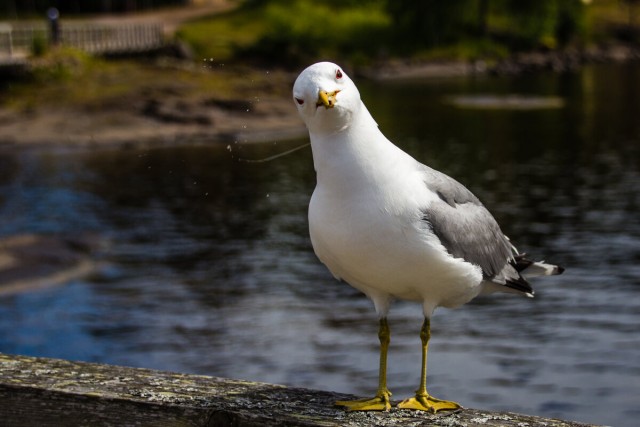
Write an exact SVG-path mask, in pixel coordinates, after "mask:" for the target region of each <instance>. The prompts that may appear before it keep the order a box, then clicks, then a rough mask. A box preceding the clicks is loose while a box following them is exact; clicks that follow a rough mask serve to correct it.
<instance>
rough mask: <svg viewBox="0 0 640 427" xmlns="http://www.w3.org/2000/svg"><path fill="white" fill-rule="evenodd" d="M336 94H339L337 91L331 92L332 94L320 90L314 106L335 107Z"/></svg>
mask: <svg viewBox="0 0 640 427" xmlns="http://www.w3.org/2000/svg"><path fill="white" fill-rule="evenodd" d="M338 92H340V91H339V90H336V91H333V92H326V91H324V90H321V91H320V92H318V102H316V105H317V106H318V107H319V106H321V105H324V108H327V109H329V108H333V107H334V106H335V105H336V95H337V94H338Z"/></svg>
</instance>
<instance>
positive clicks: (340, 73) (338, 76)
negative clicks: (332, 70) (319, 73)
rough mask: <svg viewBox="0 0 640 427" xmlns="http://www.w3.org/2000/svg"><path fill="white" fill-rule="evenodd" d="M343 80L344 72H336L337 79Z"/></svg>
mask: <svg viewBox="0 0 640 427" xmlns="http://www.w3.org/2000/svg"><path fill="white" fill-rule="evenodd" d="M341 78H342V71H340V70H336V79H341Z"/></svg>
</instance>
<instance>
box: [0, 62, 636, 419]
mask: <svg viewBox="0 0 640 427" xmlns="http://www.w3.org/2000/svg"><path fill="white" fill-rule="evenodd" d="M360 87H361V92H362V96H363V98H364V101H365V103H366V104H367V105H368V107H369V109H370V110H371V112H372V114H373V115H374V117H375V118H376V120H377V121H378V123H379V125H380V126H381V128H382V130H383V131H384V132H385V133H386V134H387V136H389V137H390V138H391V139H392V140H393V141H395V142H396V143H397V144H398V145H400V146H401V147H402V148H403V149H405V150H407V151H408V152H410V153H411V154H412V155H414V156H415V157H417V158H418V159H420V160H421V161H422V162H424V163H426V164H429V165H430V166H432V167H435V168H437V169H440V170H442V171H444V172H446V173H448V174H450V175H452V176H454V177H456V178H457V179H458V180H459V181H461V182H463V183H465V184H466V185H467V186H468V187H469V188H471V189H472V190H473V191H474V192H475V193H476V194H477V195H478V196H479V197H480V198H481V199H482V200H483V201H484V203H485V204H486V205H487V206H488V207H489V209H490V210H491V211H492V212H493V213H494V215H495V216H496V217H497V219H498V220H499V222H500V223H501V225H502V228H503V230H504V231H505V232H506V233H507V234H508V235H509V236H510V237H511V238H512V240H513V241H514V242H515V244H516V246H517V247H518V248H519V249H520V250H521V251H526V252H527V253H530V254H531V255H533V256H537V257H540V258H545V259H547V260H550V261H554V262H559V263H561V264H563V265H564V266H565V267H566V268H567V271H566V273H565V274H564V275H562V276H557V277H551V278H546V280H537V281H535V282H534V287H535V288H536V291H537V295H536V298H535V299H533V300H532V299H527V298H520V297H515V296H509V295H498V296H492V297H486V298H481V299H477V300H475V301H473V302H472V303H470V304H468V305H466V306H465V307H463V308H461V309H457V310H446V309H442V310H439V311H438V312H437V314H436V316H435V318H434V321H433V339H432V344H431V345H430V353H429V356H430V357H429V378H428V380H429V388H430V391H431V392H432V393H433V394H434V395H436V396H439V397H444V398H448V399H454V400H457V401H459V402H461V403H462V404H463V405H465V406H470V407H479V408H485V409H501V410H510V411H520V412H525V413H531V414H539V415H544V416H552V417H562V418H567V419H574V420H580V421H587V422H593V423H603V424H609V425H615V426H629V427H631V426H634V425H636V424H637V419H638V417H640V333H639V330H640V328H639V320H640V319H639V318H640V216H639V213H638V210H639V209H640V175H639V174H640V161H639V160H640V155H639V151H640V148H639V147H640V66H596V67H589V68H585V69H584V70H583V71H581V72H579V73H576V74H565V75H557V74H548V75H546V74H542V75H525V76H520V77H515V78H489V77H483V78H477V79H474V78H467V79H456V80H442V81H428V82H420V81H414V82H393V83H385V84H375V85H374V84H372V83H369V82H361V83H360ZM515 95H517V96H518V97H524V99H526V97H528V96H529V97H535V99H540V98H541V97H542V98H545V97H548V98H550V99H554V100H557V99H560V100H561V101H562V102H561V105H560V106H558V105H556V106H555V107H554V108H549V109H545V108H535V109H527V108H516V109H508V108H488V109H482V108H472V109H465V108H464V106H456V105H454V104H452V103H451V102H448V100H450V99H451V97H455V96H465V97H473V96H478V97H483V98H486V97H509V99H511V98H512V97H513V96H515ZM292 108H293V106H292ZM303 142H304V141H289V142H285V141H278V142H274V143H268V144H262V145H243V144H234V142H233V141H230V142H229V143H230V148H231V152H229V150H228V149H227V147H225V144H222V145H221V146H210V147H206V146H199V147H180V148H162V149H153V150H144V151H136V150H101V151H100V150H96V151H92V150H87V151H81V152H78V151H75V152H60V151H54V150H46V149H39V150H34V151H9V150H7V149H5V150H3V151H0V218H1V221H0V236H8V235H13V234H16V233H61V234H64V235H68V234H76V233H82V234H85V233H89V234H91V235H95V236H97V237H98V238H99V239H100V240H101V241H103V242H106V243H105V244H103V245H102V246H101V249H100V250H99V251H98V253H97V254H96V257H97V258H98V259H99V260H100V261H102V262H103V263H104V267H103V268H101V269H100V271H99V272H98V273H96V274H94V275H92V276H91V277H89V278H86V279H83V280H74V281H72V282H70V283H67V284H66V285H64V286H60V287H57V288H53V289H47V290H41V291H34V292H26V293H22V294H17V295H12V296H4V297H0V319H1V320H2V321H1V322H0V351H1V352H7V353H20V354H27V355H37V356H49V357H62V358H68V359H75V360H86V361H97V362H106V363H113V364H124V365H132V366H140V367H149V368H159V369H165V370H173V371H181V372H192V373H199V374H208V375H218V376H225V377H233V378H243V379H250V380H255V381H267V382H274V383H283V384H288V385H293V386H305V387H314V388H321V389H330V390H336V391H341V392H350V393H356V394H363V395H366V394H371V393H372V392H373V391H374V390H375V387H376V384H377V362H378V361H377V357H378V341H377V336H376V333H377V320H376V317H375V314H374V311H373V308H372V305H371V303H370V302H369V301H368V300H367V299H366V298H364V297H363V296H361V295H360V294H359V293H358V292H357V291H355V290H353V289H351V288H350V287H348V286H346V285H344V284H341V283H338V282H336V281H335V280H333V278H332V277H331V275H330V274H329V273H328V271H327V270H326V269H325V268H324V267H323V266H322V265H321V264H320V263H319V262H318V261H317V259H316V258H315V255H314V254H313V251H312V249H311V245H310V242H309V238H308V231H307V219H306V209H307V204H308V201H309V197H310V195H311V192H312V190H313V186H314V180H315V175H314V172H313V165H312V160H311V152H310V149H305V150H301V151H298V152H296V153H294V154H291V155H289V156H286V157H283V158H280V159H278V160H274V161H271V162H265V163H246V162H244V163H243V162H238V161H237V160H236V158H237V157H244V158H261V157H267V156H270V155H273V154H275V153H277V152H279V151H284V150H286V149H289V148H292V147H294V146H296V145H298V144H301V143H303ZM232 156H233V157H232ZM421 317H422V315H421V309H420V307H419V306H418V305H417V304H412V303H404V302H397V303H396V304H395V305H394V306H393V307H392V310H391V315H390V324H391V330H392V342H391V350H390V355H389V386H390V388H391V390H392V391H393V392H394V397H397V398H401V397H405V396H408V395H410V394H412V393H413V390H414V389H415V388H416V386H417V381H418V377H419V364H420V347H419V337H418V331H419V328H420V325H421V322H422V318H421Z"/></svg>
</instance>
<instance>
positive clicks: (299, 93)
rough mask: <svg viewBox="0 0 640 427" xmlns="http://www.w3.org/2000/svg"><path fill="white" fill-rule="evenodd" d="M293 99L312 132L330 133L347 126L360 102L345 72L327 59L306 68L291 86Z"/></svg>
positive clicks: (358, 93)
mask: <svg viewBox="0 0 640 427" xmlns="http://www.w3.org/2000/svg"><path fill="white" fill-rule="evenodd" d="M293 102H294V103H295V105H296V107H297V108H298V113H299V114H300V117H302V120H303V121H304V123H305V124H306V125H307V128H308V129H309V131H310V132H312V133H333V132H338V131H340V130H342V129H345V128H347V127H349V124H350V123H351V119H352V117H353V115H354V114H355V113H356V112H357V111H358V109H359V108H360V106H361V104H362V102H361V101H360V92H358V89H357V88H356V85H355V84H354V83H353V81H352V80H351V79H350V78H349V76H347V73H345V72H344V70H343V69H342V68H341V67H339V66H338V65H336V64H333V63H331V62H319V63H317V64H313V65H311V66H309V67H307V68H306V69H305V70H304V71H303V72H302V73H300V75H299V76H298V78H297V79H296V82H295V83H294V85H293Z"/></svg>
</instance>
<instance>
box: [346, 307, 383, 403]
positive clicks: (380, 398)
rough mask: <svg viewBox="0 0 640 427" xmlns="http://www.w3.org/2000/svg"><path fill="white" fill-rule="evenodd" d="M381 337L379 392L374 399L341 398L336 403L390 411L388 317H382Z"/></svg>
mask: <svg viewBox="0 0 640 427" xmlns="http://www.w3.org/2000/svg"><path fill="white" fill-rule="evenodd" d="M378 338H380V375H379V379H378V392H377V393H376V395H375V397H373V398H372V399H360V400H340V401H338V402H336V403H335V404H336V405H337V406H344V407H345V408H347V410H349V411H388V410H389V409H391V402H390V398H391V392H390V391H389V389H387V351H388V350H389V341H391V331H390V330H389V324H388V323H387V319H386V318H382V319H380V328H379V330H378Z"/></svg>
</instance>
